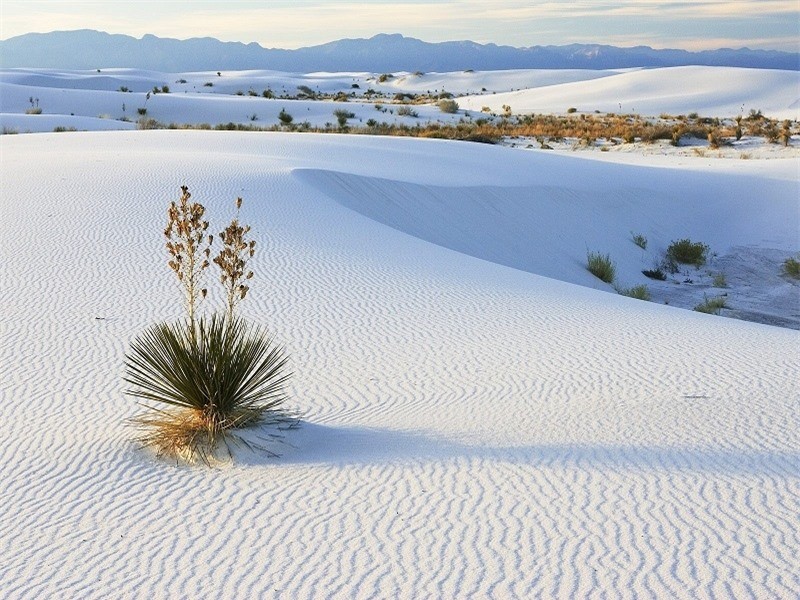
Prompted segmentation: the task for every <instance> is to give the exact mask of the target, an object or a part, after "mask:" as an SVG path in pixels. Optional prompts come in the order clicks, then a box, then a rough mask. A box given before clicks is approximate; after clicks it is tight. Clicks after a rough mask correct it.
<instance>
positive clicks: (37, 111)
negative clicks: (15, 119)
mask: <svg viewBox="0 0 800 600" xmlns="http://www.w3.org/2000/svg"><path fill="white" fill-rule="evenodd" d="M25 114H26V115H40V114H42V109H41V108H40V107H38V106H34V107H32V108H26V109H25Z"/></svg>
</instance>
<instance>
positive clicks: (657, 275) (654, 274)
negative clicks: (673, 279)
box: [642, 267, 667, 281]
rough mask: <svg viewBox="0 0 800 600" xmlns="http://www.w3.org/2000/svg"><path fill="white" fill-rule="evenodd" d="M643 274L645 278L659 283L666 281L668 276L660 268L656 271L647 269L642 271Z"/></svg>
mask: <svg viewBox="0 0 800 600" xmlns="http://www.w3.org/2000/svg"><path fill="white" fill-rule="evenodd" d="M642 274H643V275H644V276H645V277H648V278H650V279H657V280H658V281H665V280H666V279H667V274H666V273H664V271H663V270H661V268H660V267H656V268H655V269H645V270H644V271H642Z"/></svg>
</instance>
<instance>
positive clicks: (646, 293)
mask: <svg viewBox="0 0 800 600" xmlns="http://www.w3.org/2000/svg"><path fill="white" fill-rule="evenodd" d="M617 293H618V294H620V295H622V296H628V297H629V298H636V299H637V300H647V301H649V300H650V290H649V289H647V286H646V285H644V284H641V285H635V286H633V287H630V288H617Z"/></svg>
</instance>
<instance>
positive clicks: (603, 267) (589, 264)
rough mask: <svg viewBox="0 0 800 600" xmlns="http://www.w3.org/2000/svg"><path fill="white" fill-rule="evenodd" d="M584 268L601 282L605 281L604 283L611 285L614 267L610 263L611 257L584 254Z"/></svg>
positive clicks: (595, 253)
mask: <svg viewBox="0 0 800 600" xmlns="http://www.w3.org/2000/svg"><path fill="white" fill-rule="evenodd" d="M586 268H587V269H588V270H589V272H590V273H591V274H592V275H594V276H595V277H597V278H598V279H600V280H601V281H605V282H606V283H612V282H613V281H614V275H615V273H616V267H615V265H614V263H613V262H612V261H611V256H610V255H608V254H600V253H599V252H588V253H587V254H586Z"/></svg>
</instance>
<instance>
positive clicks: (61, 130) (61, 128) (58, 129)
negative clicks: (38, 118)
mask: <svg viewBox="0 0 800 600" xmlns="http://www.w3.org/2000/svg"><path fill="white" fill-rule="evenodd" d="M65 131H78V130H77V129H75V128H74V127H64V126H62V125H58V126H57V127H53V133H64V132H65Z"/></svg>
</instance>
